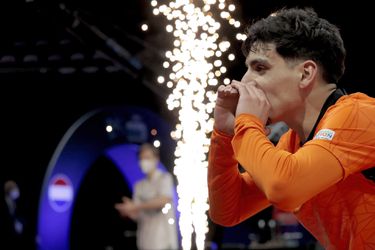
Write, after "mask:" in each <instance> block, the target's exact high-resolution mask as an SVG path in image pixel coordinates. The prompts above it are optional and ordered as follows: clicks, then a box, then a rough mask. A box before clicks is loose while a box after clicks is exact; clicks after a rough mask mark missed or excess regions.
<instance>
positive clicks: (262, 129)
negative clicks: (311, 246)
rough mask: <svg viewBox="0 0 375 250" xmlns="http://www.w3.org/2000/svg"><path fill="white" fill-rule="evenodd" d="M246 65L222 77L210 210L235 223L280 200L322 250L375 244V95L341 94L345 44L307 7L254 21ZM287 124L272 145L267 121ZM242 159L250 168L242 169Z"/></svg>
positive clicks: (214, 217)
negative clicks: (370, 174) (369, 174)
mask: <svg viewBox="0 0 375 250" xmlns="http://www.w3.org/2000/svg"><path fill="white" fill-rule="evenodd" d="M244 51H245V54H246V65H247V67H248V70H247V72H246V73H245V75H244V76H243V78H242V80H241V82H238V81H233V82H232V84H231V85H228V86H220V87H219V89H218V98H217V103H216V108H215V112H214V117H215V125H214V131H213V134H212V138H211V147H210V153H209V174H208V175H209V176H208V182H209V199H210V216H211V218H212V220H213V221H215V222H216V223H218V224H221V225H225V226H231V225H235V224H238V223H240V222H241V221H243V220H245V219H247V218H249V217H251V216H252V215H254V214H256V213H257V212H259V211H261V210H263V209H264V208H266V207H268V206H270V205H274V206H276V207H277V208H279V209H282V210H285V211H290V212H292V213H294V214H295V215H296V216H297V218H298V220H299V221H300V222H301V223H302V225H304V226H305V227H306V228H307V229H308V230H309V231H310V232H311V233H312V234H313V235H314V236H315V237H316V238H317V239H318V240H319V242H320V243H321V244H322V245H323V246H324V247H325V248H326V249H369V248H370V247H371V246H372V247H373V246H374V245H375V182H374V181H373V180H370V179H368V178H366V176H365V175H364V173H363V172H362V171H364V170H367V169H370V168H372V167H374V166H375V99H373V98H370V97H368V96H367V95H365V94H362V93H355V94H351V95H344V94H343V93H342V92H341V91H340V90H338V89H337V85H336V83H337V82H338V80H339V79H340V77H341V76H342V74H343V73H344V68H345V67H344V60H345V53H346V52H345V48H344V45H343V41H342V39H341V36H340V33H339V31H338V29H337V27H335V26H334V25H332V24H330V23H329V22H328V21H326V20H324V19H321V18H319V17H318V16H317V14H316V13H315V12H314V11H313V10H311V9H305V10H304V9H297V8H291V9H282V10H280V11H279V12H276V13H274V14H272V15H270V16H269V17H267V18H265V19H262V20H259V21H258V22H256V23H254V24H253V25H252V26H251V27H250V28H249V30H248V37H247V40H246V41H245V42H244ZM278 121H284V122H285V123H286V124H287V125H288V126H289V128H290V130H289V131H288V132H287V133H286V134H285V135H283V136H282V138H281V139H280V141H279V143H278V145H277V146H276V147H275V146H273V144H272V143H271V142H270V141H269V140H268V138H267V136H266V134H267V129H266V125H267V124H269V123H274V122H278ZM238 163H240V164H241V166H242V167H243V168H244V169H245V170H246V172H245V173H243V174H241V173H240V172H239V171H238Z"/></svg>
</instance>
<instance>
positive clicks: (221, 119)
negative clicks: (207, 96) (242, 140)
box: [214, 85, 239, 135]
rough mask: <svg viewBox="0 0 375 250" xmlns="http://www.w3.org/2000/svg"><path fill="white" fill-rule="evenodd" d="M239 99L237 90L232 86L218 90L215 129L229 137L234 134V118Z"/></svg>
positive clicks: (222, 86) (221, 87)
mask: <svg viewBox="0 0 375 250" xmlns="http://www.w3.org/2000/svg"><path fill="white" fill-rule="evenodd" d="M238 97H239V95H238V91H237V89H235V88H233V87H232V86H231V85H228V86H224V85H221V86H220V87H219V88H218V91H217V99H216V106H215V111H214V119H215V124H214V127H215V128H216V129H217V130H219V131H221V132H224V133H226V134H228V135H233V134H234V118H235V112H236V106H237V102H238Z"/></svg>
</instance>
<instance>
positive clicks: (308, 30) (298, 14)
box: [242, 8, 346, 83]
mask: <svg viewBox="0 0 375 250" xmlns="http://www.w3.org/2000/svg"><path fill="white" fill-rule="evenodd" d="M265 43H272V44H275V45H276V51H277V53H279V54H280V55H281V56H282V57H283V58H284V59H286V60H288V59H292V60H293V59H302V60H313V61H315V62H316V63H317V64H318V65H319V66H320V67H321V68H322V70H323V78H324V80H326V81H327V82H330V83H337V82H338V80H339V79H340V78H341V76H342V75H343V74H344V71H345V56H346V51H345V47H344V43H343V41H342V38H341V35H340V31H339V29H338V28H337V27H336V26H335V25H333V24H331V23H329V22H328V21H327V20H325V19H322V18H319V17H318V15H317V14H316V12H315V11H314V10H313V9H311V8H306V9H300V8H290V9H281V10H280V11H278V12H276V13H274V14H272V15H270V16H268V17H267V18H263V19H261V20H259V21H257V22H255V23H254V24H252V25H251V26H249V28H248V29H247V39H246V40H245V42H244V43H243V47H242V49H243V52H244V54H245V56H247V55H248V54H249V52H250V51H253V50H254V49H256V48H255V47H256V46H257V45H259V44H265Z"/></svg>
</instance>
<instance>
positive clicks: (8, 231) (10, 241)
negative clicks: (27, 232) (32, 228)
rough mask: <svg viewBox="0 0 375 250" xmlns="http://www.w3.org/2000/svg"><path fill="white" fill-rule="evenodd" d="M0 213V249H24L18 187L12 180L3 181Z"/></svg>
mask: <svg viewBox="0 0 375 250" xmlns="http://www.w3.org/2000/svg"><path fill="white" fill-rule="evenodd" d="M3 197H4V198H3V199H2V205H1V215H0V228H1V229H0V230H1V236H0V239H1V240H0V242H1V243H0V244H1V245H0V246H1V247H0V249H6V250H12V249H17V250H18V249H24V247H23V246H24V245H22V244H24V243H25V239H24V223H23V220H22V218H21V215H20V210H19V197H20V189H19V187H18V185H17V183H16V182H15V181H14V180H7V181H6V182H5V183H4V196H3Z"/></svg>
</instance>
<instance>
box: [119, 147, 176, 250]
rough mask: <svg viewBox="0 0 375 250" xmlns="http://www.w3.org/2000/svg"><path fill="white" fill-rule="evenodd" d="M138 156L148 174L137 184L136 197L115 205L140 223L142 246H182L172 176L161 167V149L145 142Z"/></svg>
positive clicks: (150, 249) (151, 249)
mask: <svg viewBox="0 0 375 250" xmlns="http://www.w3.org/2000/svg"><path fill="white" fill-rule="evenodd" d="M138 157H139V166H140V168H141V170H142V172H143V173H144V174H145V175H146V177H145V178H144V179H142V180H140V181H139V182H137V183H136V185H135V188H134V194H133V199H130V198H128V197H123V198H122V203H118V204H116V205H115V208H116V209H117V210H118V212H119V213H120V215H121V216H122V217H124V218H130V219H133V220H135V221H136V222H137V247H138V249H140V250H162V249H170V250H173V249H178V240H177V228H176V224H175V222H176V218H175V214H174V209H173V179H172V176H171V174H169V173H165V172H161V171H160V170H159V169H158V167H157V166H158V164H159V152H158V150H157V149H156V148H155V147H153V146H152V145H151V144H148V143H146V144H142V145H141V146H140V149H139V152H138Z"/></svg>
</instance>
